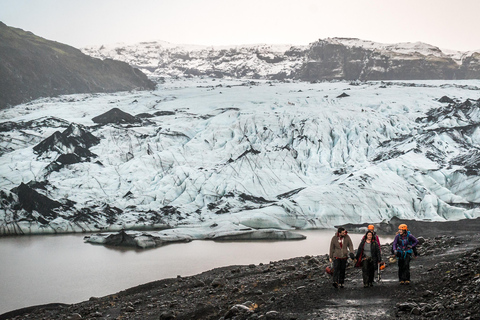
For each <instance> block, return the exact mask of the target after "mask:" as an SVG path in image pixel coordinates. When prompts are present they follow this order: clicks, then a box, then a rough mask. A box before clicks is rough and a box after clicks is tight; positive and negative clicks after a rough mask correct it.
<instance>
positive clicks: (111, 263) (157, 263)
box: [0, 230, 393, 314]
mask: <svg viewBox="0 0 480 320" xmlns="http://www.w3.org/2000/svg"><path fill="white" fill-rule="evenodd" d="M299 233H302V234H304V235H306V236H307V239H306V240H297V241H262V242H258V241H256V242H214V241H193V242H190V243H181V244H171V245H167V246H164V247H161V248H156V249H150V250H134V249H128V250H119V249H110V248H106V247H104V246H99V245H92V244H87V243H84V242H83V237H84V235H57V236H22V237H7V238H0V257H1V263H0V314H2V313H5V312H8V311H11V310H15V309H18V308H22V307H26V306H32V305H37V304H45V303H52V302H61V303H77V302H80V301H84V300H88V299H89V298H90V297H100V296H104V295H108V294H112V293H115V292H118V291H121V290H124V289H127V288H129V287H133V286H136V285H139V284H143V283H147V282H151V281H155V280H159V279H164V278H172V277H176V276H177V275H181V276H190V275H195V274H198V273H200V272H203V271H207V270H210V269H213V268H216V267H222V266H228V265H247V264H252V263H253V264H259V263H268V262H270V261H275V260H281V259H288V258H293V257H299V256H305V255H321V254H326V253H327V251H328V247H329V244H330V239H331V237H332V236H333V234H334V230H307V231H300V232H299ZM350 236H351V237H352V240H353V242H354V245H358V243H359V240H360V238H361V235H357V234H350ZM382 240H383V242H385V241H387V242H391V241H392V240H393V238H383V239H381V241H382Z"/></svg>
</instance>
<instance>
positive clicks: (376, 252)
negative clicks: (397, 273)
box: [355, 238, 382, 267]
mask: <svg viewBox="0 0 480 320" xmlns="http://www.w3.org/2000/svg"><path fill="white" fill-rule="evenodd" d="M365 240H366V239H365V238H364V239H362V242H360V244H359V245H358V249H357V255H356V256H355V259H357V263H356V264H355V267H360V266H361V265H362V259H363V247H364V246H365ZM372 260H373V263H374V264H377V263H379V262H380V261H382V254H381V252H380V246H379V245H378V243H377V242H376V241H375V240H374V239H373V241H372Z"/></svg>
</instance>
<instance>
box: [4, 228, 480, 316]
mask: <svg viewBox="0 0 480 320" xmlns="http://www.w3.org/2000/svg"><path fill="white" fill-rule="evenodd" d="M477 220H478V219H477ZM477 220H476V221H475V223H477V227H476V228H475V227H472V222H470V225H469V226H468V228H460V226H455V227H456V228H455V229H448V228H444V227H445V226H442V227H441V228H438V227H432V228H427V229H423V227H424V225H421V227H422V229H423V230H421V229H420V228H418V227H417V229H418V230H412V233H413V234H414V235H416V236H421V237H419V238H420V240H421V242H423V243H422V244H421V245H420V246H419V256H418V257H417V258H416V259H414V260H413V261H412V263H411V272H412V283H411V284H410V285H400V284H399V283H398V278H397V271H398V268H397V266H396V264H390V263H387V267H386V268H385V269H384V270H383V271H382V272H381V280H380V281H378V282H376V283H375V285H374V287H373V288H363V283H362V280H361V270H360V269H357V268H353V267H351V263H350V266H349V268H348V269H347V281H346V287H345V288H344V289H335V288H334V287H333V286H332V285H331V277H330V276H329V275H328V274H326V273H325V267H326V266H328V265H329V264H328V259H327V256H325V255H322V256H305V257H297V258H294V259H288V260H282V261H273V262H270V263H268V264H260V265H248V266H229V267H224V268H219V269H214V270H210V271H207V272H204V273H202V274H198V275H196V276H192V277H178V278H174V279H165V280H160V281H156V282H152V283H148V284H145V285H141V286H138V287H134V288H131V289H128V290H125V291H121V292H119V293H116V294H113V295H110V296H106V297H100V298H91V299H90V300H89V301H85V302H81V303H78V304H72V305H60V304H52V305H46V306H38V307H31V308H25V309H21V310H17V311H14V312H10V313H8V314H4V315H0V319H367V318H373V319H377V318H381V319H393V318H397V317H401V318H406V319H421V318H430V319H437V318H442V319H480V233H479V231H475V230H480V228H478V221H477ZM412 226H414V225H413V224H412ZM426 230H428V231H426ZM439 230H443V231H442V233H441V234H438V232H439ZM389 252H390V246H389V245H384V246H382V253H383V258H384V260H386V261H387V260H388V255H387V253H389Z"/></svg>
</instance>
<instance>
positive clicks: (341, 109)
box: [0, 78, 480, 234]
mask: <svg viewBox="0 0 480 320" xmlns="http://www.w3.org/2000/svg"><path fill="white" fill-rule="evenodd" d="M479 98H480V81H479V80H469V81H409V82H352V83H348V82H322V83H310V82H296V81H295V82H293V81H292V82H288V81H283V82H279V81H264V80H258V81H253V80H248V81H245V80H232V79H231V80H227V79H211V78H210V79H200V78H193V79H185V78H182V79H176V80H175V79H167V80H165V82H163V83H161V84H159V86H158V88H157V89H156V90H155V91H151V92H122V93H116V94H94V95H86V94H83V95H70V96H62V97H59V98H49V99H42V100H36V101H34V102H32V103H28V104H24V105H19V106H16V107H15V108H11V109H7V110H2V111H0V119H1V122H0V135H1V139H0V140H1V144H0V176H1V179H0V197H1V206H0V233H2V234H13V233H39V232H47V233H48V232H50V233H51V232H81V231H97V230H120V229H123V228H131V227H136V228H154V227H161V226H200V225H201V226H204V227H206V228H207V229H208V228H210V227H214V226H215V227H217V228H220V227H221V228H222V232H224V231H225V230H226V229H229V228H230V229H233V228H237V229H248V228H255V229H262V228H275V229H290V228H300V229H301V228H319V227H331V226H334V225H338V224H344V223H364V222H369V223H372V222H380V221H383V220H385V219H387V220H388V219H390V218H392V217H394V216H396V217H399V218H408V219H425V220H456V219H462V218H475V217H479V216H480V208H479V207H478V204H479V203H480V192H479V190H480V187H479V186H480V181H479V166H478V163H479V159H480V149H479V144H480V131H479V129H478V128H479V121H480V100H479Z"/></svg>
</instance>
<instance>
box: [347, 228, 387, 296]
mask: <svg viewBox="0 0 480 320" xmlns="http://www.w3.org/2000/svg"><path fill="white" fill-rule="evenodd" d="M381 260H382V256H381V253H380V246H379V245H378V243H377V242H376V241H375V239H374V237H373V231H372V230H368V231H367V233H366V234H365V236H364V237H363V239H362V242H360V245H359V246H358V250H357V255H356V256H355V260H354V261H356V264H355V267H362V277H363V287H364V288H368V287H373V280H374V278H375V270H376V269H377V268H378V265H379V264H380V261H381Z"/></svg>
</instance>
